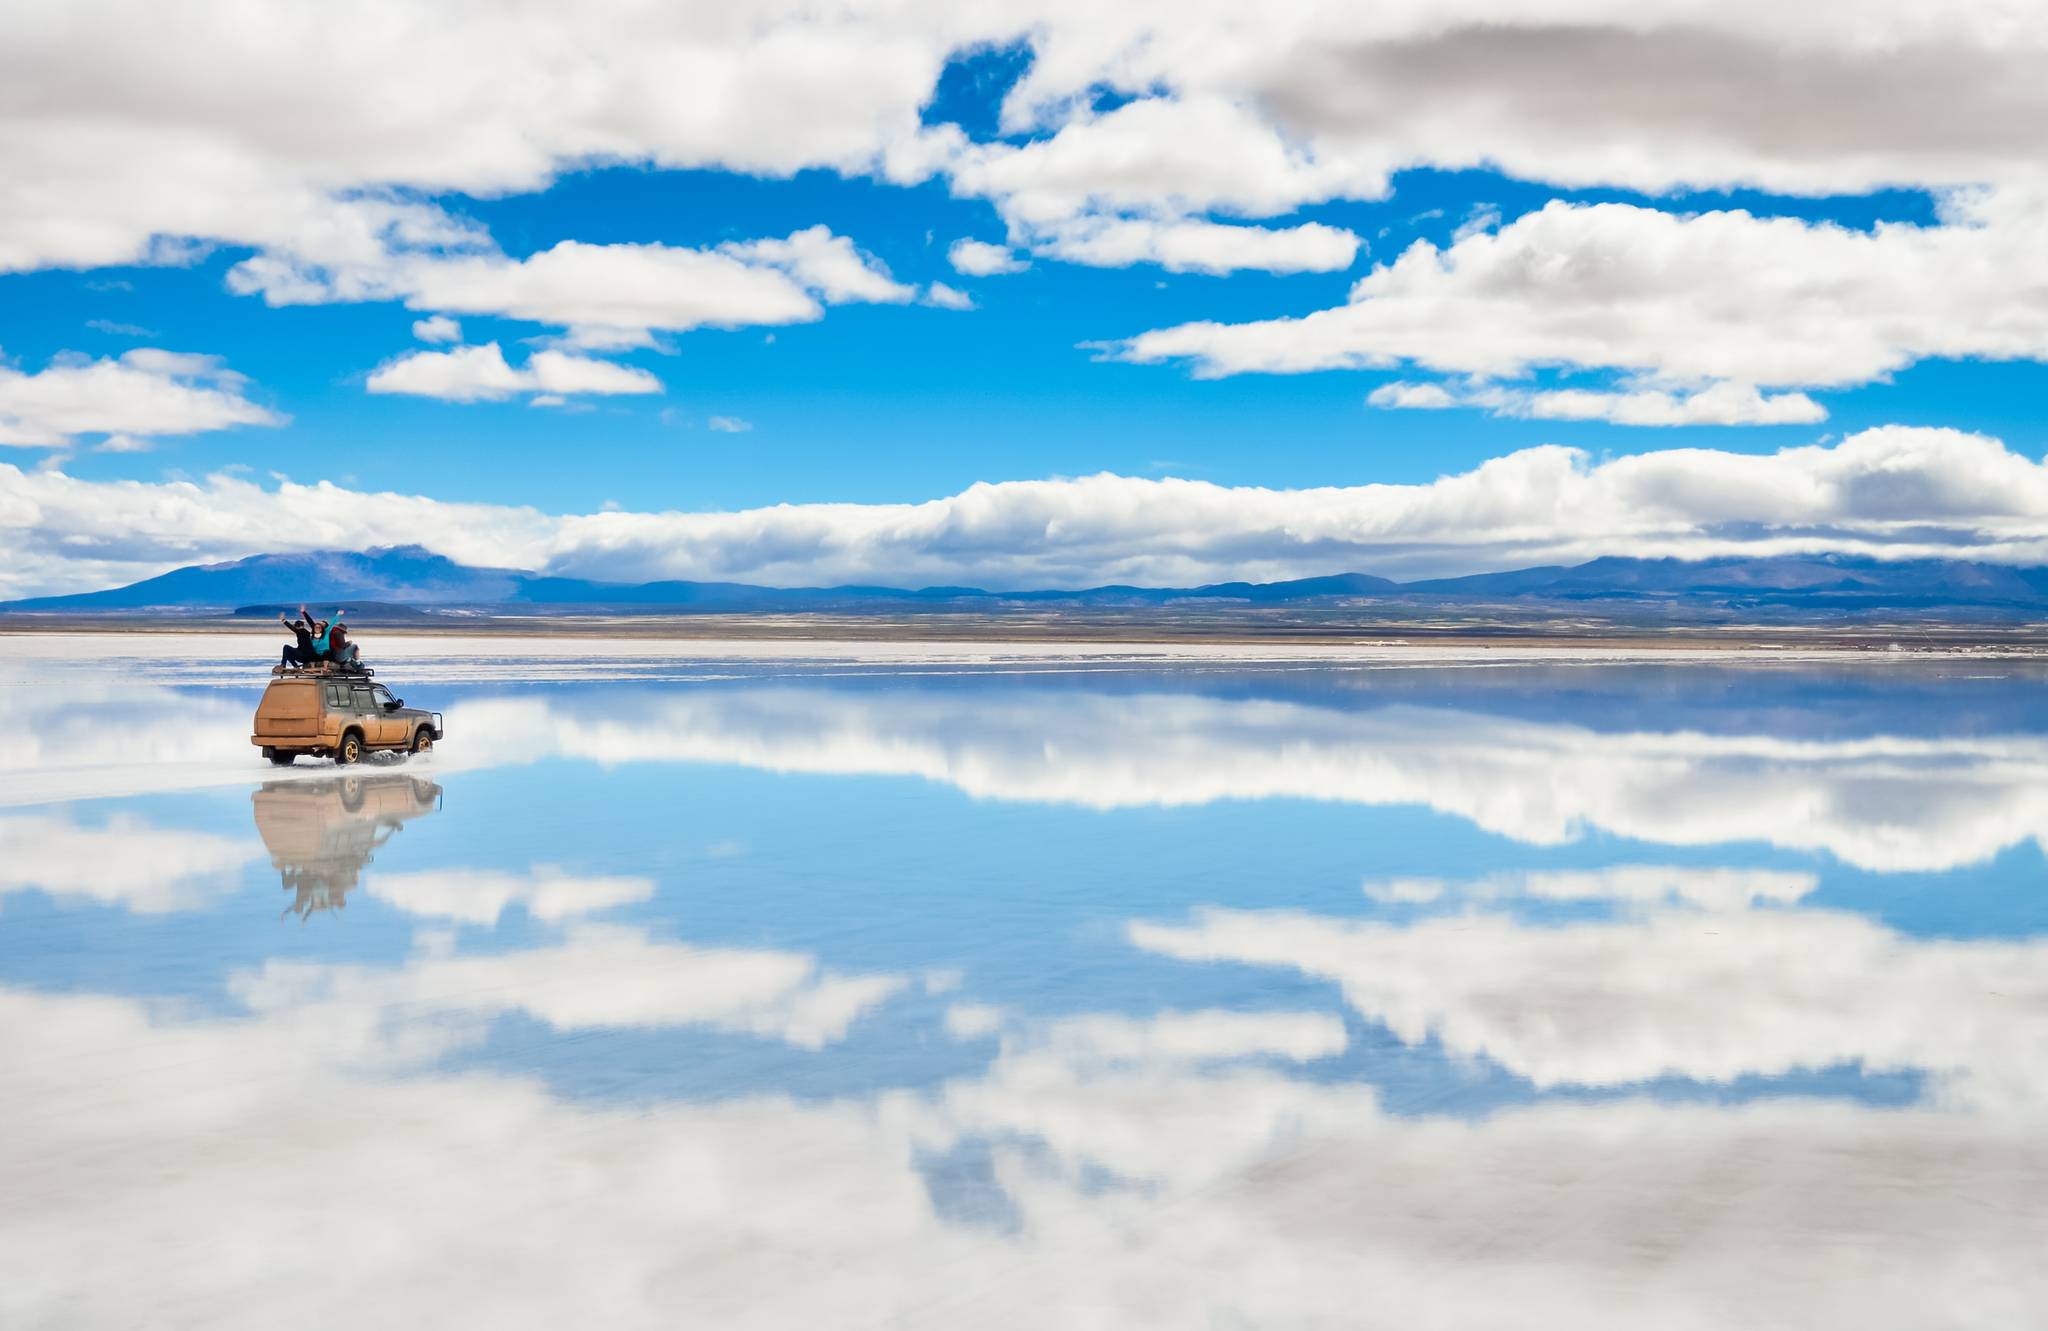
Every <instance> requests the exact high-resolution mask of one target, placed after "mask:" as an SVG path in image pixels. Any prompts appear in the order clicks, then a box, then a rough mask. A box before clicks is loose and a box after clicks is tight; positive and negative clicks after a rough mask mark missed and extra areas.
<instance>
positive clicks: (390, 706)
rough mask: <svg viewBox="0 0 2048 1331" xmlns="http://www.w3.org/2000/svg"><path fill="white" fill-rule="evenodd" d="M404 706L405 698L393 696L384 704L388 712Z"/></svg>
mask: <svg viewBox="0 0 2048 1331" xmlns="http://www.w3.org/2000/svg"><path fill="white" fill-rule="evenodd" d="M403 706H405V699H403V698H393V699H392V700H391V701H390V702H387V703H385V704H384V710H385V711H387V712H395V711H397V710H398V709H399V708H401V707H403Z"/></svg>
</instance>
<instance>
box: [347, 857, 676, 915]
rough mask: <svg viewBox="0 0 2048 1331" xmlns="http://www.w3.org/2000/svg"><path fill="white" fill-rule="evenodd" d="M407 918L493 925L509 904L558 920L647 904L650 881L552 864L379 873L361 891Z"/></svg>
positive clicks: (652, 883)
mask: <svg viewBox="0 0 2048 1331" xmlns="http://www.w3.org/2000/svg"><path fill="white" fill-rule="evenodd" d="M364 890H365V891H366V892H368V894H369V895H370V896H372V897H375V898H376V899H377V900H379V901H382V902H385V903H387V904H388V905H391V906H395V907H397V908H398V909H399V910H402V911H405V912H407V913H408V914H412V915H424V916H428V917H430V918H436V919H446V920H457V921H460V922H462V923H464V924H483V925H495V924H496V923H497V922H498V917H499V916H500V915H502V914H504V912H505V908H506V907H508V906H514V905H516V906H518V907H520V908H521V909H522V910H524V911H525V912H526V913H527V914H528V915H531V916H532V917H533V918H534V919H536V920H543V921H548V922H559V921H563V920H570V919H574V918H576V917H578V916H581V915H590V914H596V913H598V912H601V911H606V910H610V909H611V908H612V907H614V906H626V905H631V904H633V903H635V902H640V901H647V900H650V899H652V898H653V896H654V880H653V879H651V878H643V877H639V876H636V875H618V874H612V875H606V874H571V873H566V872H564V871H563V870H561V869H558V868H554V867H551V866H545V865H543V866H538V867H536V868H534V869H532V870H529V871H528V872H525V873H511V872H507V871H505V870H501V869H443V870H421V871H418V872H412V873H379V874H374V875H372V876H371V878H370V880H369V883H368V884H367V886H366V887H365V889H364Z"/></svg>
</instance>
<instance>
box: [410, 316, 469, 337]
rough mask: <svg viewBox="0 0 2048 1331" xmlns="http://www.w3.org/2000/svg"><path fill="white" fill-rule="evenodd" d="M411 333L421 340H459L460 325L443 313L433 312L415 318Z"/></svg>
mask: <svg viewBox="0 0 2048 1331" xmlns="http://www.w3.org/2000/svg"><path fill="white" fill-rule="evenodd" d="M412 335H413V336H414V337H416V338H418V339H419V340H420V341H422V342H460V341H461V340H462V325H461V324H459V323H457V322H456V321H455V320H453V319H451V318H449V317H448V316H447V315H445V314H433V315H429V316H427V317H426V318H424V319H415V320H414V321H413V325H412Z"/></svg>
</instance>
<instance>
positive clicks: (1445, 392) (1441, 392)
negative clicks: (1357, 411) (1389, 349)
mask: <svg viewBox="0 0 2048 1331" xmlns="http://www.w3.org/2000/svg"><path fill="white" fill-rule="evenodd" d="M1365 400H1366V401H1367V402H1368V403H1370V404H1371V405H1373V406H1375V407H1407V408H1409V409H1410V410H1416V411H1442V410H1444V409H1445V408H1448V407H1455V406H1458V405H1459V404H1460V401H1461V399H1459V398H1457V397H1454V396H1452V394H1451V392H1450V390H1449V389H1447V388H1445V387H1444V386H1443V385H1442V384H1411V383H1406V382H1396V383H1391V384H1381V385H1380V386H1379V387H1378V388H1375V389H1373V390H1372V392H1371V393H1369V394H1367V395H1366V399H1365Z"/></svg>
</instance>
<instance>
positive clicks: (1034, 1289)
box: [0, 658, 2048, 1327]
mask: <svg viewBox="0 0 2048 1331" xmlns="http://www.w3.org/2000/svg"><path fill="white" fill-rule="evenodd" d="M550 660H551V665H550V666H549V668H548V669H546V670H533V671H523V670H521V669H520V668H519V667H518V666H517V665H516V664H507V665H502V666H501V668H499V669H497V670H496V671H495V672H490V671H485V672H480V673H481V674H483V675H487V676H488V677H476V678H464V679H450V680H445V681H443V682H440V683H428V684H423V685H408V687H407V688H405V689H403V690H402V691H404V692H408V693H415V692H417V693H419V694H420V696H419V697H418V698H415V699H414V701H417V702H425V703H427V704H428V705H431V706H434V707H437V708H440V709H441V710H443V711H445V712H446V713H447V716H448V720H449V730H450V738H449V743H448V744H447V745H446V746H445V747H444V748H443V749H442V750H441V751H440V752H438V753H437V754H436V755H435V756H434V757H433V758H432V759H431V760H429V761H427V762H425V763H415V764H407V765H404V766H391V767H385V766H380V765H367V766H365V767H363V768H360V769H356V770H355V771H354V772H352V773H350V774H347V775H345V776H337V775H336V774H335V773H334V772H333V771H332V770H331V769H327V768H324V767H315V766H313V765H305V766H303V767H301V768H295V769H291V770H289V771H286V772H283V773H273V772H271V771H270V770H269V769H267V768H265V767H264V766H263V765H262V764H261V762H260V760H256V759H255V758H254V756H253V751H251V750H250V749H249V748H248V745H247V742H246V731H245V730H244V728H243V727H244V725H245V723H246V714H247V712H248V710H249V706H250V703H251V701H252V700H253V696H254V695H253V692H252V691H250V690H247V689H240V688H233V687H224V686H221V685H218V684H205V685H195V684H190V683H167V682H163V681H164V680H167V679H170V678H173V677H177V678H185V677H187V676H188V675H189V673H190V672H189V670H186V671H184V672H183V673H179V672H169V673H166V674H163V675H160V676H157V677H154V678H143V679H137V678H135V677H133V676H132V675H123V674H121V673H120V672H110V671H106V670H94V669H91V668H88V667H90V666H91V664H92V663H91V662H89V661H88V662H84V663H77V662H67V663H62V668H59V667H58V666H52V667H50V668H48V669H43V668H41V667H40V666H39V665H37V664H36V663H33V662H31V663H27V664H24V663H23V662H21V661H19V660H17V661H14V662H12V663H11V664H10V665H9V667H8V668H9V669H10V670H12V671H13V672H14V673H13V674H12V675H11V676H10V678H11V679H12V680H13V682H14V685H15V686H11V687H10V688H8V689H6V690H0V723H5V724H6V725H7V726H8V727H9V729H10V730H11V731H13V732H14V733H16V734H18V735H19V736H20V737H21V740H20V743H19V744H17V745H16V746H14V749H13V751H12V752H11V753H8V754H5V755H0V1053H4V1055H5V1057H6V1058H7V1061H8V1065H9V1066H10V1068H12V1069H16V1070H17V1071H18V1075H15V1076H11V1077H10V1078H9V1079H8V1081H7V1083H6V1084H5V1086H4V1087H0V1174H4V1175H5V1176H6V1177H7V1178H9V1179H10V1181H11V1183H12V1185H13V1186H11V1187H10V1190H9V1196H10V1198H12V1200H9V1201H6V1202H0V1253H6V1254H9V1256H7V1257H0V1266H8V1267H12V1268H13V1269H12V1270H9V1271H8V1272H7V1274H8V1276H9V1279H7V1280H6V1281H0V1323H4V1324H8V1325H15V1324H30V1325H33V1324H40V1323H45V1322H61V1323H63V1324H66V1325H94V1324H105V1325H128V1324H135V1323H138V1322H141V1321H146V1320H148V1316H149V1315H150V1313H151V1310H153V1309H157V1308H160V1307H164V1306H172V1307H175V1308H180V1309H185V1310H188V1311H189V1314H190V1315H189V1318H188V1319H187V1320H189V1321H191V1322H193V1323H195V1324H207V1325H236V1324H238V1322H239V1321H248V1322H250V1323H251V1324H254V1323H255V1322H256V1321H257V1320H258V1319H259V1318H260V1319H261V1320H264V1321H274V1320H275V1319H276V1318H277V1317H278V1316H281V1315H289V1316H293V1317H295V1319H297V1320H300V1321H305V1320H309V1319H310V1320H311V1321H312V1322H313V1323H314V1324H322V1323H324V1322H330V1321H331V1322H334V1323H336V1324H339V1323H340V1322H341V1321H343V1320H345V1319H346V1320H352V1321H357V1322H360V1320H361V1319H362V1318H363V1317H364V1316H366V1315H368V1316H373V1317H381V1318H383V1319H384V1320H387V1321H393V1322H398V1323H417V1322H420V1321H424V1320H426V1319H428V1318H430V1317H431V1318H435V1319H436V1320H443V1321H446V1320H455V1321H460V1322H467V1321H474V1320H480V1319H481V1318H482V1317H483V1316H484V1315H489V1316H491V1317H492V1319H493V1320H497V1321H506V1322H510V1323H511V1324H514V1325H519V1324H524V1323H527V1322H531V1323H533V1324H535V1325H541V1324H547V1325H556V1324H560V1323H562V1322H576V1323H579V1324H582V1323H591V1322H605V1323H609V1324H636V1323H638V1322H641V1321H645V1322H648V1323H650V1324H653V1323H659V1324H663V1325H666V1324H669V1323H671V1322H673V1321H674V1320H675V1318H676V1316H677V1315H678V1314H682V1315H685V1316H689V1317H691V1318H692V1319H693V1320H706V1319H708V1320H710V1321H712V1322H714V1323H716V1324H720V1325H726V1324H732V1325H789V1324H793V1323H798V1322H803V1321H809V1322H813V1323H818V1322H823V1323H826V1324H832V1325H839V1324H844V1323H846V1322H848V1321H853V1322H855V1323H875V1324H885V1325H894V1324H924V1323H930V1324H934V1325H939V1324H943V1325H949V1326H950V1325H959V1324H961V1323H963V1322H964V1323H992V1324H999V1325H1000V1324H1016V1325H1031V1326H1042V1325H1047V1324H1060V1325H1081V1324H1088V1323H1090V1322H1091V1321H1092V1322H1099V1323H1100V1324H1103V1325H1118V1326H1127V1325H1141V1324H1154V1323H1156V1324H1160V1325H1172V1326H1182V1325H1189V1324H1220V1325H1231V1324H1244V1325H1300V1324H1323V1323H1328V1322H1337V1323H1342V1324H1345V1325H1388V1326H1406V1325H1416V1324H1441V1325H1448V1326H1465V1325H1470V1326H1497V1325H1508V1324H1545V1325H1575V1326H1581V1325H1582V1326H1601V1325H1608V1324H1613V1325H1617V1326H1624V1325H1625V1326H1640V1325H1651V1324H1654V1325H1660V1326H1661V1325H1669V1326H1702V1327H1706V1326H1726V1325H1737V1324H1742V1325H1773V1324H1781V1325H1836V1324H1850V1323H1860V1324H1863V1325H1870V1326H1893V1325H1977V1324H2009V1325H2018V1324H2023V1323H2024V1322H2025V1320H2026V1316H2027V1315H2028V1314H2027V1312H2026V1310H2028V1309H2031V1308H2037V1307H2038V1306H2041V1305H2040V1300H2041V1299H2042V1298H2043V1297H2044V1296H2048V1284H2044V1277H2043V1276H2042V1275H2041V1274H2040V1272H2039V1269H2038V1267H2039V1263H2038V1261H2037V1257H2036V1253H2037V1251H2038V1250H2039V1249H2040V1248H2041V1246H2042V1245H2043V1243H2044V1242H2048V1146H2043V1145H2042V1140H2043V1134H2042V1132H2041V1128H2042V1127H2043V1126H2044V1122H2048V1114H2044V1110H2048V964H2044V963H2048V899H2044V894H2043V891H2042V888H2041V883H2042V876H2041V868H2042V864H2041V860H2042V845H2043V843H2042V840H2041V838H2042V836H2043V833H2044V832H2048V793H2044V792H2048V783H2044V781H2043V778H2044V777H2048V702H2044V701H2042V699H2041V697H2040V691H2039V684H2040V682H2041V681H2040V677H2039V675H2038V674H2037V673H2030V672H2026V671H2023V670H2020V669H2016V668H2013V667H2009V666H2003V665H2001V666H1997V667H1986V666H1984V665H1983V664H1982V663H1973V664H1969V665H1966V666H1956V665H1950V666H1914V667H1903V668H1887V667H1878V666H1868V667H1860V668H1849V669H1844V668H1838V667H1823V666H1817V665H1813V664H1803V663H1785V664H1779V665H1773V666H1768V667H1745V668H1729V667H1716V666H1710V665H1693V666H1686V667H1678V668H1672V667H1654V666H1644V665H1638V664H1619V665H1608V666H1565V665H1559V664H1556V663H1536V664H1529V665H1517V666H1508V667H1501V666H1492V667H1490V668H1485V669H1475V668H1470V667H1465V666H1461V667H1459V668H1441V669H1412V668H1404V669H1364V670H1360V669H1344V668H1337V667H1316V668H1308V667H1305V666H1303V665H1302V664H1301V663H1282V665H1280V666H1271V665H1268V666H1265V667H1262V668H1259V669H1243V668H1231V667H1229V666H1227V665H1226V664H1223V663H1217V662H1196V663H1187V662H1182V663H1178V664H1174V665H1172V668H1170V669H1162V668H1160V667H1159V666H1158V664H1157V663H1150V664H1148V665H1147V666H1146V667H1145V668H1132V669H1119V670H1100V669H1090V670H1088V671H1085V672H1056V671H1051V670H1047V669H1043V668H1034V669H1032V670H1030V671H1023V672H1017V671H1008V670H990V669H988V668H986V667H968V668H959V667H954V668H949V669H946V670H929V669H920V670H915V671H905V670H904V669H902V668H901V663H900V662H897V663H890V664H889V668H888V669H868V670H863V669H847V668H844V667H843V666H840V667H836V668H834V669H832V670H830V671H828V672H822V673H821V672H819V671H818V670H816V669H813V668H812V667H811V666H810V665H808V664H806V663H802V662H798V663H795V664H791V663H786V662H785V663H779V664H773V665H771V666H764V665H761V664H760V663H751V664H750V663H744V662H742V663H735V662H732V661H722V662H719V663H718V664H720V665H721V667H722V669H720V670H718V671H715V672H714V671H710V670H706V669H694V668H691V667H690V666H689V665H688V664H687V663H685V664H683V665H680V666H676V667H673V668H671V669H670V671H669V677H666V678H657V679H648V678H632V679H606V680H592V679H578V678H563V677H562V675H563V673H564V672H562V671H560V670H559V669H557V668H555V667H556V665H558V664H559V662H558V661H555V660H554V658H550ZM568 673H571V674H573V673H574V672H568ZM711 674H719V675H723V676H725V677H724V678H707V677H706V676H708V675H711ZM1983 675H1990V676H1993V677H1992V678H1973V677H1972V676H1983ZM429 694H431V695H432V696H431V698H429V697H428V695H429ZM116 721H117V722H118V723H119V724H118V730H117V729H116V727H115V726H113V725H112V724H110V723H112V722H116ZM195 1217H196V1218H195ZM109 1245H118V1247H119V1248H120V1250H122V1251H123V1252H124V1253H126V1254H129V1255H130V1256H131V1257H132V1260H129V1259H127V1258H124V1269H125V1270H126V1272H127V1274H126V1275H124V1277H123V1278H122V1279H119V1280H112V1281H110V1280H108V1279H106V1278H105V1277H104V1274H103V1272H102V1271H101V1269H100V1266H99V1259H98V1258H96V1257H93V1258H89V1257H88V1254H91V1253H95V1252H99V1251H103V1250H104V1249H106V1248H107V1247H108V1246H109ZM337 1261H338V1262H339V1264H340V1265H341V1266H342V1267H344V1268H346V1269H347V1270H348V1272H349V1273H350V1275H349V1278H348V1279H347V1280H346V1281H342V1280H340V1279H339V1277H338V1276H337V1274H336V1270H335V1264H336V1262H337ZM16 1277H19V1278H16ZM131 1286H132V1288H131ZM849 1309H853V1310H856V1312H855V1313H854V1314H849V1312H848V1310H849ZM179 1315H183V1314H179ZM1532 1319H1533V1320H1532ZM173 1320H174V1321H175V1320H176V1316H174V1317H173Z"/></svg>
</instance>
